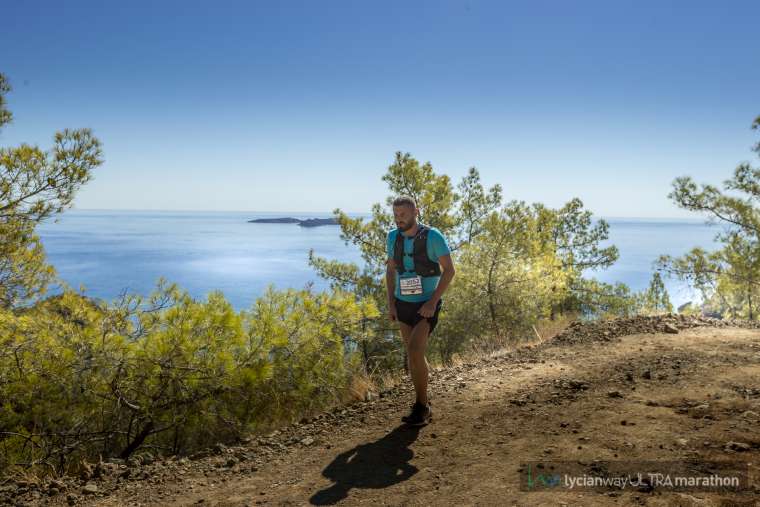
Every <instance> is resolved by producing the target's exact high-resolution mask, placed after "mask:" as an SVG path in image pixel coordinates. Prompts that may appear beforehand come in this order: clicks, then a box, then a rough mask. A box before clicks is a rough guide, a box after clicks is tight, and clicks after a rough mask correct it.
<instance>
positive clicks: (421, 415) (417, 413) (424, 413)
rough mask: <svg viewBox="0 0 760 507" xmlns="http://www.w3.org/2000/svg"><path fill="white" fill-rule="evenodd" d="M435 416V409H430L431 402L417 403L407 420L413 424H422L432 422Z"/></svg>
mask: <svg viewBox="0 0 760 507" xmlns="http://www.w3.org/2000/svg"><path fill="white" fill-rule="evenodd" d="M432 417H433V411H432V410H430V403H428V404H427V405H423V404H421V403H419V404H417V405H416V407H415V409H414V410H412V413H411V414H409V418H408V419H407V420H406V421H405V422H406V423H407V424H409V425H411V426H422V425H424V424H427V423H429V422H430V420H431V419H432Z"/></svg>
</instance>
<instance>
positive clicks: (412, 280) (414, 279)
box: [399, 275, 422, 296]
mask: <svg viewBox="0 0 760 507" xmlns="http://www.w3.org/2000/svg"><path fill="white" fill-rule="evenodd" d="M399 292H401V295H403V296H412V295H414V294H422V277H421V276H419V275H417V276H411V277H409V278H401V279H399Z"/></svg>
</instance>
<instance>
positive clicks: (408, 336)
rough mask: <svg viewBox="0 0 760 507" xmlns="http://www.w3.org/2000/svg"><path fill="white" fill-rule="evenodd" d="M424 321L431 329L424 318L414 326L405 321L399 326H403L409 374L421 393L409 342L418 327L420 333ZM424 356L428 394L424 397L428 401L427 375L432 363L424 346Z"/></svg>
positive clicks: (415, 388)
mask: <svg viewBox="0 0 760 507" xmlns="http://www.w3.org/2000/svg"><path fill="white" fill-rule="evenodd" d="M423 322H424V323H425V324H426V325H427V328H428V330H429V329H430V324H428V322H427V320H422V321H420V322H418V323H417V325H416V326H415V327H414V328H413V327H412V326H410V325H408V324H404V323H403V322H399V327H400V328H401V338H402V339H403V340H404V348H405V350H406V369H407V371H408V372H409V375H410V376H411V377H412V384H414V390H415V392H417V393H419V388H418V387H417V386H418V382H417V380H415V376H414V373H413V372H414V369H413V368H414V366H413V365H412V354H411V353H410V351H409V343H410V341H411V340H412V331H413V330H415V329H416V330H417V333H419V332H420V330H419V328H420V324H422V323H423ZM425 341H427V337H426V338H425ZM422 358H423V359H424V365H425V368H424V370H425V372H424V378H425V379H426V380H425V388H424V389H425V392H426V395H425V396H424V398H425V400H426V401H427V375H428V372H429V371H430V364H429V363H428V360H427V357H425V351H424V348H423V351H422ZM415 365H416V363H415ZM420 399H421V398H420V396H419V394H417V400H418V401H419V400H420Z"/></svg>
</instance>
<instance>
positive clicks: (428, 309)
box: [417, 299, 438, 317]
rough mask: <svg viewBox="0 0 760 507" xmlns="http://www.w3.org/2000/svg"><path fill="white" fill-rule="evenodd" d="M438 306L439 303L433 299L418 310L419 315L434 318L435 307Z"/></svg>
mask: <svg viewBox="0 0 760 507" xmlns="http://www.w3.org/2000/svg"><path fill="white" fill-rule="evenodd" d="M437 305H438V301H433V300H432V299H429V300H427V301H426V302H425V304H424V305H422V306H421V307H420V309H419V310H417V313H419V314H420V315H422V316H423V317H432V316H433V315H434V314H435V307H436V306H437Z"/></svg>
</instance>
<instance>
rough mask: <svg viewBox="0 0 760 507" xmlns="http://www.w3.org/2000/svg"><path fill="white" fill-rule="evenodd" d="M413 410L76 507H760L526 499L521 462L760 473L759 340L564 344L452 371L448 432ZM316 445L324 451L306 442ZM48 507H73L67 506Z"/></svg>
mask: <svg viewBox="0 0 760 507" xmlns="http://www.w3.org/2000/svg"><path fill="white" fill-rule="evenodd" d="M412 397H413V391H412V390H411V387H404V388H399V389H398V390H397V391H395V392H393V393H389V394H388V395H386V396H384V397H383V398H381V399H379V400H377V401H374V402H365V403H358V404H356V405H355V406H353V407H351V408H350V409H347V410H345V411H344V413H343V414H342V415H341V414H335V415H334V416H331V418H329V419H327V418H323V419H321V420H318V421H313V422H311V423H309V424H306V425H300V426H299V427H297V428H295V429H292V430H287V431H283V432H281V433H280V434H279V435H274V436H272V438H271V439H261V440H259V441H257V442H252V443H251V444H250V445H249V446H247V447H245V448H238V449H235V450H230V449H223V448H220V449H218V454H215V455H212V456H208V457H205V458H198V459H194V460H187V459H185V460H181V461H177V462H173V464H171V465H162V466H161V468H153V469H150V471H149V472H146V471H143V472H142V473H143V475H142V476H135V473H132V475H131V476H130V477H129V478H128V479H125V478H124V477H122V478H121V479H118V480H116V479H114V480H113V482H112V483H107V482H104V486H102V487H101V489H100V493H94V494H91V495H89V496H86V495H81V494H78V495H77V496H76V499H74V498H73V497H70V501H71V502H72V503H74V502H75V503H76V504H77V505H214V506H242V505H327V504H336V503H339V504H343V505H489V506H490V505H519V506H524V505H527V506H533V505H535V506H544V505H556V506H562V505H567V506H575V505H579V506H580V505H582V506H596V505H650V506H666V505H678V506H697V505H698V506H709V505H721V506H722V505H726V506H727V505H755V506H760V480H756V481H755V482H756V484H757V486H756V489H755V491H754V493H752V492H748V493H744V494H741V495H736V494H735V495H729V494H717V493H704V492H697V491H692V492H688V493H674V492H663V491H661V490H660V489H658V488H654V490H651V491H638V490H635V489H633V488H629V489H627V490H624V491H614V492H613V491H607V492H600V493H594V492H578V491H575V492H558V491H549V492H525V491H520V487H519V480H520V473H519V471H518V469H519V463H520V462H521V461H527V460H541V459H552V460H580V461H581V462H582V463H590V462H592V461H593V460H682V459H687V458H701V459H704V460H737V461H744V462H752V463H754V464H755V465H758V464H760V330H757V329H742V328H731V327H729V328H710V327H695V328H691V329H682V330H681V332H680V333H677V334H672V333H662V334H635V335H627V336H622V337H612V338H605V339H604V340H602V341H593V340H588V341H583V340H581V341H580V342H579V343H569V344H568V343H560V342H558V341H549V342H544V343H542V344H540V345H538V346H536V347H532V348H525V349H519V350H517V351H512V352H509V353H504V354H502V355H501V356H496V357H492V358H489V359H487V360H483V361H479V362H478V363H476V364H468V365H462V366H459V367H457V368H453V369H448V370H441V371H436V372H434V373H433V374H432V379H431V400H432V407H433V414H434V415H433V422H432V423H431V424H429V425H428V426H424V427H422V428H417V429H413V428H410V427H407V426H405V425H403V424H402V423H401V422H400V420H399V417H400V416H401V415H402V414H403V413H405V412H406V410H407V406H408V405H409V404H410V402H411V401H412ZM304 434H307V435H311V436H307V437H304V438H305V439H304V438H302V435H304ZM277 439H280V440H279V443H278V442H275V440H277ZM282 442H285V444H283V443H282ZM286 444H287V445H286ZM122 468H123V467H122ZM122 475H124V474H123V473H122ZM758 477H760V474H758ZM109 484H110V486H109ZM109 490H111V491H110V492H109ZM77 493H79V492H77ZM99 495H103V496H99ZM40 504H47V505H66V504H67V495H66V493H61V494H58V495H55V496H53V497H50V498H46V499H44V501H42V502H40Z"/></svg>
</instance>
